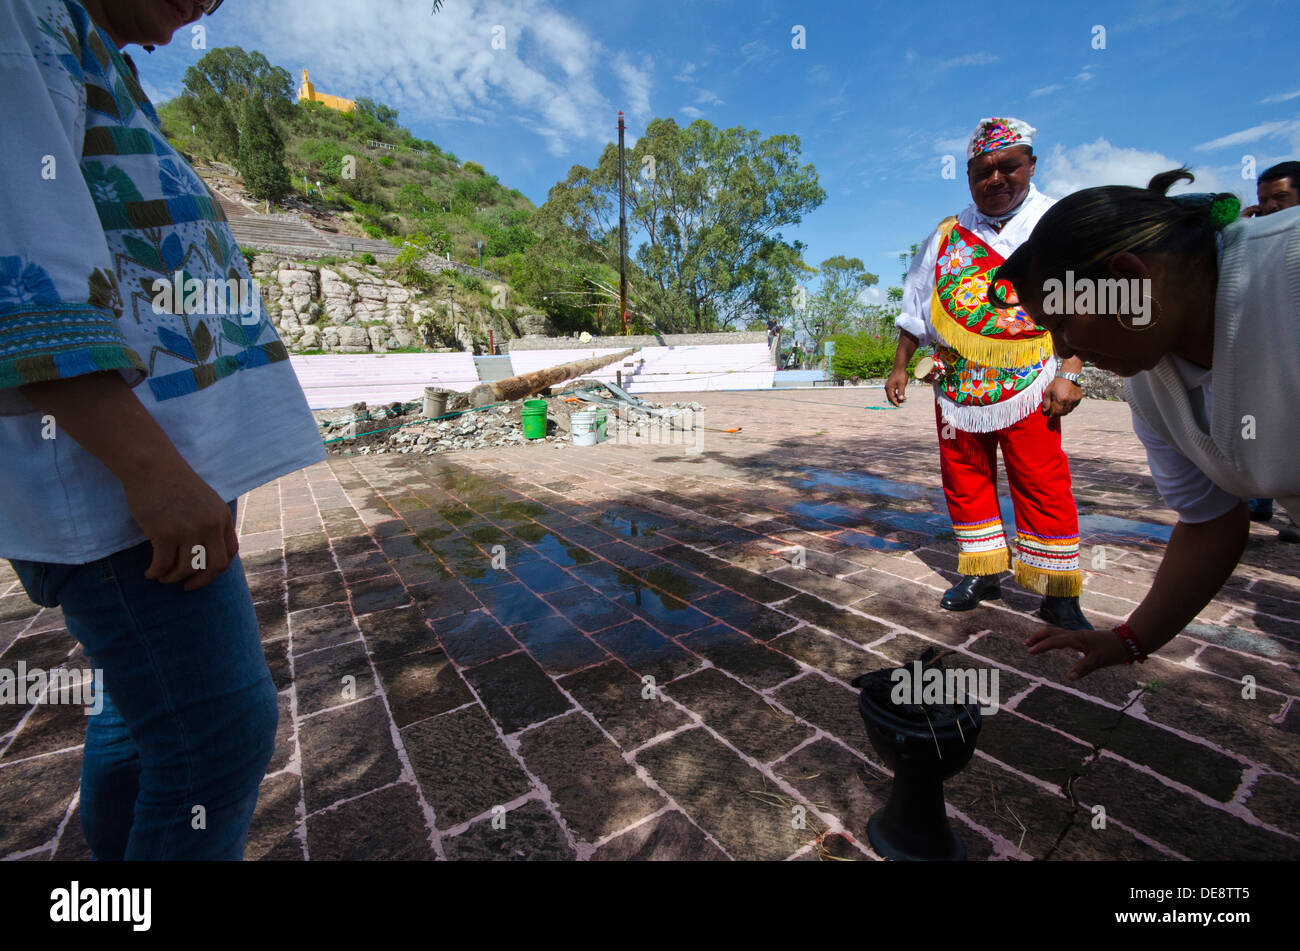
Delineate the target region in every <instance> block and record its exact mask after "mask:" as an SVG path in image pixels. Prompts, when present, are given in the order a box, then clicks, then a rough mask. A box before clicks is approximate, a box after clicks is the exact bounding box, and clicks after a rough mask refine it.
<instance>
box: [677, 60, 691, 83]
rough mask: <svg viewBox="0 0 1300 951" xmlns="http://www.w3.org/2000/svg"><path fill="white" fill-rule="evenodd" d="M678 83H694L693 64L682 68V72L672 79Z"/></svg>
mask: <svg viewBox="0 0 1300 951" xmlns="http://www.w3.org/2000/svg"><path fill="white" fill-rule="evenodd" d="M673 79H675V80H676V81H677V82H679V83H693V82H695V64H694V63H687V64H686V65H685V66H683V67H682V71H681V72H680V73H678V74H677V75H676V76H674V77H673Z"/></svg>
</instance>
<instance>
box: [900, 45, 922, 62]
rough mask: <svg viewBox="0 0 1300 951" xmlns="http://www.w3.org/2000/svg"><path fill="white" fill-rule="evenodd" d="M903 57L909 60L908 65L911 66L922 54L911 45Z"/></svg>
mask: <svg viewBox="0 0 1300 951" xmlns="http://www.w3.org/2000/svg"><path fill="white" fill-rule="evenodd" d="M903 58H904V59H905V60H907V65H908V66H911V65H912V64H913V63H915V62H916V61H917V60H918V59H920V58H921V56H920V54H919V53H917V52H916V50H914V49H911V48H910V47H909V48H908V50H907V52H906V53H904V54H903Z"/></svg>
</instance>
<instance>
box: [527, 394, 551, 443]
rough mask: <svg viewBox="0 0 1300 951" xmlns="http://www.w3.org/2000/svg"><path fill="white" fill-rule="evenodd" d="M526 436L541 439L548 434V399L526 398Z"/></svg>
mask: <svg viewBox="0 0 1300 951" xmlns="http://www.w3.org/2000/svg"><path fill="white" fill-rule="evenodd" d="M522 416H523V422H524V438H525V439H541V438H543V437H544V436H545V435H546V400H524V408H523V413H522Z"/></svg>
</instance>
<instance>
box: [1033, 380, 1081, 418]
mask: <svg viewBox="0 0 1300 951" xmlns="http://www.w3.org/2000/svg"><path fill="white" fill-rule="evenodd" d="M1082 399H1083V390H1081V389H1079V386H1078V384H1075V383H1071V382H1070V381H1069V380H1066V379H1062V378H1061V377H1059V376H1058V377H1057V378H1056V379H1055V380H1053V381H1052V382H1051V383H1049V384H1047V389H1046V390H1045V391H1044V392H1043V406H1042V410H1043V415H1044V416H1068V415H1069V413H1070V411H1071V410H1073V409H1074V408H1075V407H1076V406H1078V405H1079V401H1080V400H1082Z"/></svg>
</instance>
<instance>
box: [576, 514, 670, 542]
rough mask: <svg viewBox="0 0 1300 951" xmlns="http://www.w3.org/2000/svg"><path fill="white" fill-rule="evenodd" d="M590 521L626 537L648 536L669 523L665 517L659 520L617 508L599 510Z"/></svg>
mask: <svg viewBox="0 0 1300 951" xmlns="http://www.w3.org/2000/svg"><path fill="white" fill-rule="evenodd" d="M590 521H591V523H592V524H593V525H602V526H604V527H605V528H606V530H609V529H613V530H614V532H615V534H618V535H625V536H627V537H628V538H637V537H645V538H649V537H651V536H653V535H655V534H656V533H657V532H658V530H659V529H660V528H663V527H664V526H665V525H667V524H669V522H668V520H667V519H663V520H659V519H656V518H653V517H647V516H645V515H643V514H641V513H639V512H638V513H632V512H626V511H622V510H619V509H611V510H609V511H605V512H601V513H600V514H599V515H597V516H596V517H595V518H593V519H591V520H590Z"/></svg>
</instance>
